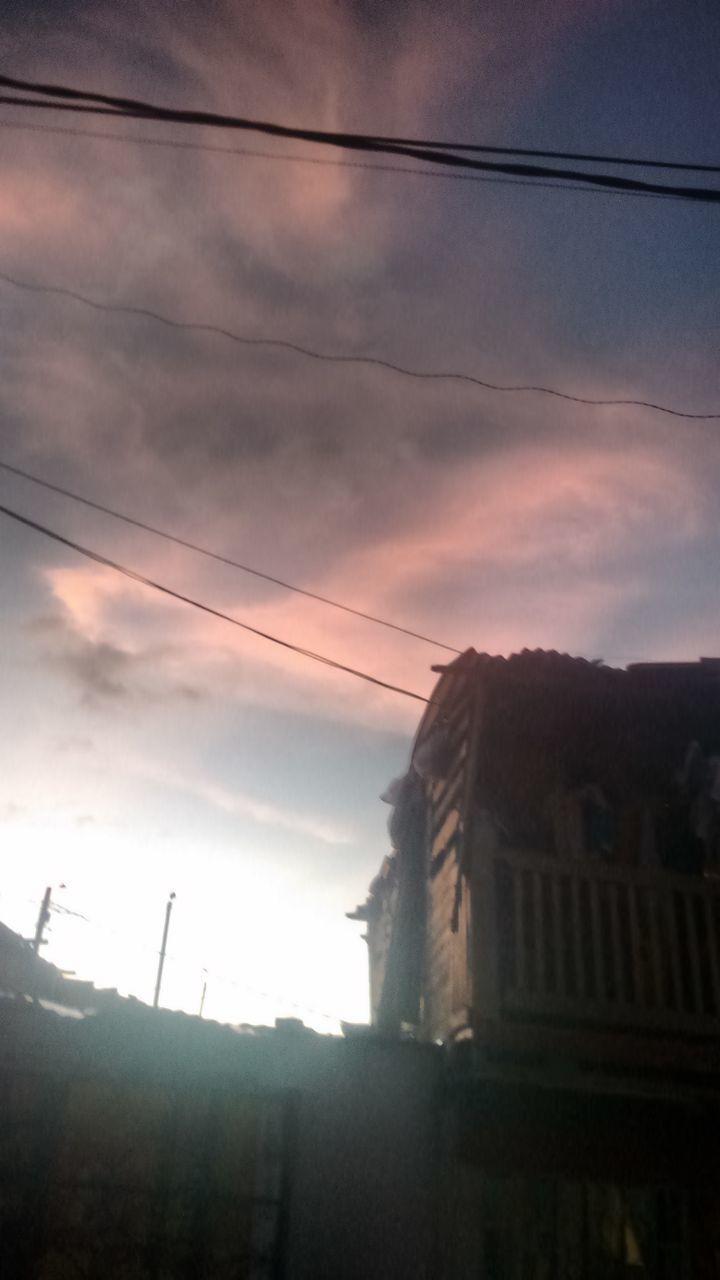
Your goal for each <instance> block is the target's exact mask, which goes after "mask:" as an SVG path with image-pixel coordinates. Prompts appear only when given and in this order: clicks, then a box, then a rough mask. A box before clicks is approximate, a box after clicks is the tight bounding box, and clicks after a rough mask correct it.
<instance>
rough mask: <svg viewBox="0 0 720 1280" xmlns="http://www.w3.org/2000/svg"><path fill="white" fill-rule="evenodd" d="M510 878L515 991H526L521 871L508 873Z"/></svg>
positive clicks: (523, 900) (523, 899) (523, 905)
mask: <svg viewBox="0 0 720 1280" xmlns="http://www.w3.org/2000/svg"><path fill="white" fill-rule="evenodd" d="M510 874H511V876H512V882H511V883H512V895H513V912H514V919H515V989H516V990H518V991H525V990H526V989H527V972H526V953H525V895H524V891H523V890H524V885H523V873H522V871H515V872H512V871H511V872H510Z"/></svg>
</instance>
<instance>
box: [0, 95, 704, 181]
mask: <svg viewBox="0 0 720 1280" xmlns="http://www.w3.org/2000/svg"><path fill="white" fill-rule="evenodd" d="M0 84H4V85H5V86H6V87H8V88H13V89H29V90H31V91H32V92H33V93H42V94H46V95H51V96H53V97H57V96H63V97H68V98H75V99H78V98H80V99H84V100H86V101H93V102H101V103H108V104H114V105H115V106H117V105H119V104H122V105H123V106H124V107H129V108H132V109H133V110H136V111H141V112H143V113H144V112H145V111H147V110H150V111H161V112H163V113H164V112H165V111H166V108H163V107H153V106H152V105H151V104H150V103H141V102H137V101H134V100H133V99H129V98H109V97H107V96H106V95H105V94H98V93H85V92H83V91H79V90H77V89H68V88H65V87H62V86H53V85H41V84H37V83H35V82H33V81H30V80H16V79H11V78H10V77H8V76H0ZM203 114H207V113H203ZM350 136H351V137H354V138H358V139H366V140H369V141H371V142H382V143H388V144H390V145H394V144H396V143H397V144H401V145H402V146H406V147H434V148H436V149H437V150H438V151H469V152H473V153H478V152H479V153H481V154H487V155H499V156H534V157H535V158H536V159H544V160H579V161H582V162H583V163H589V164H614V165H628V166H630V167H632V168H634V169H643V168H644V169H674V170H681V171H689V172H696V173H720V165H712V164H694V163H687V162H683V163H678V162H677V161H673V160H648V159H647V158H642V159H638V158H637V157H631V156H604V155H598V154H597V153H593V154H588V153H583V152H576V151H541V150H538V149H537V148H532V147H498V146H492V145H490V144H489V143H485V142H482V143H481V142H438V141H437V139H428V138H400V137H397V136H387V135H382V134H375V133H373V134H352V135H350Z"/></svg>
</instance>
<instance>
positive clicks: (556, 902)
mask: <svg viewBox="0 0 720 1280" xmlns="http://www.w3.org/2000/svg"><path fill="white" fill-rule="evenodd" d="M552 916H553V944H554V949H553V955H554V958H555V990H556V992H557V994H558V996H564V995H565V993H566V991H567V982H566V974H565V948H564V946H563V932H564V931H563V918H562V896H561V881H560V876H559V875H554V876H553V878H552Z"/></svg>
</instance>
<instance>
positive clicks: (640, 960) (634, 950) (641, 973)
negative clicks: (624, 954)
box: [628, 884, 647, 1005]
mask: <svg viewBox="0 0 720 1280" xmlns="http://www.w3.org/2000/svg"><path fill="white" fill-rule="evenodd" d="M637 894H638V887H637V885H635V884H630V885H628V909H629V913H630V949H631V954H632V991H633V994H632V1000H633V1002H634V1003H635V1004H637V1005H643V1004H645V1001H646V999H647V993H646V989H645V988H646V985H647V984H646V982H645V958H644V955H643V949H642V943H641V940H640V922H639V919H638V904H637Z"/></svg>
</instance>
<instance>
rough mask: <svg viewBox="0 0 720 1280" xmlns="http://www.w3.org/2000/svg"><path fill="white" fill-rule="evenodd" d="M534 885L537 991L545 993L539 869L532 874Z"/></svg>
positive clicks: (542, 918)
mask: <svg viewBox="0 0 720 1280" xmlns="http://www.w3.org/2000/svg"><path fill="white" fill-rule="evenodd" d="M530 884H531V886H532V889H531V892H532V903H533V924H534V934H535V982H534V988H535V991H537V992H538V993H540V994H542V995H544V994H545V993H546V991H547V973H546V969H545V927H544V925H545V919H544V916H545V913H544V911H543V882H542V876H541V875H540V872H539V871H533V873H532V875H531V876H530Z"/></svg>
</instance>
